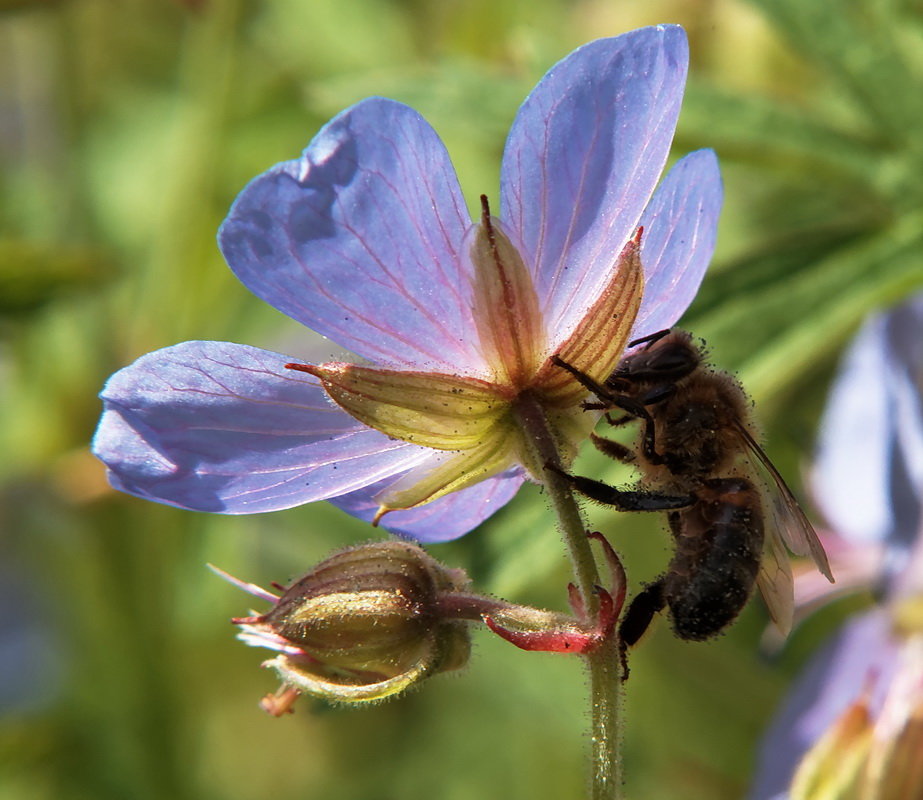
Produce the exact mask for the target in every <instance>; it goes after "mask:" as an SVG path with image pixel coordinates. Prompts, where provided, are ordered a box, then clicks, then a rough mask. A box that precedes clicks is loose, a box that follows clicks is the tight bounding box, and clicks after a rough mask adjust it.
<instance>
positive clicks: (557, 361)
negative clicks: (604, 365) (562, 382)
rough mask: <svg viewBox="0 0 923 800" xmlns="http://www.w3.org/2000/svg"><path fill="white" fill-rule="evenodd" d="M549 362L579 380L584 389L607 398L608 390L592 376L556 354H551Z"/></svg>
mask: <svg viewBox="0 0 923 800" xmlns="http://www.w3.org/2000/svg"><path fill="white" fill-rule="evenodd" d="M551 363H552V364H554V365H555V366H558V367H561V369H565V370H567V371H568V372H569V373H570V374H571V375H573V376H574V377H575V378H576V379H577V380H578V381H579V382H580V385H581V386H583V388H584V389H586V390H587V391H590V392H592V393H593V394H595V395H596V396H597V397H598V398H600V399H601V400H602V399H608V397H609V390H608V389H606V387H605V386H602V385H601V384H599V383H597V382H596V381H595V380H593V378H591V377H590V376H589V375H587V374H586V373H585V372H581V371H580V370H579V369H577V368H576V367H573V366H571V365H570V364H568V363H567V362H566V361H565V360H564V359H563V358H561V357H560V356H557V355H554V356H552V357H551ZM606 407H607V406H606Z"/></svg>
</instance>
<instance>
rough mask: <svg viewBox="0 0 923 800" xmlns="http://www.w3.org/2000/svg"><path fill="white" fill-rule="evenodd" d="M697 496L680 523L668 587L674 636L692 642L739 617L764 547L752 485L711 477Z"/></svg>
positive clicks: (668, 577)
mask: <svg viewBox="0 0 923 800" xmlns="http://www.w3.org/2000/svg"><path fill="white" fill-rule="evenodd" d="M697 495H698V497H699V500H698V502H697V503H696V505H695V506H693V507H692V508H690V509H688V510H686V511H683V512H680V515H679V517H678V519H677V523H678V529H677V541H676V556H675V557H674V559H673V561H672V562H671V564H670V568H669V571H668V573H667V576H666V587H665V588H666V596H667V603H668V605H669V607H670V614H671V616H672V618H673V628H674V630H675V631H676V634H677V635H678V636H679V637H681V638H683V639H694V640H700V639H708V638H710V637H712V636H714V635H716V634H717V633H719V632H720V631H721V630H723V629H724V628H725V627H726V626H727V625H729V624H730V623H731V622H732V621H733V620H734V619H735V618H736V617H737V615H738V614H740V612H741V610H742V609H743V607H744V606H745V605H746V603H747V600H748V599H749V598H750V594H751V592H752V590H753V586H754V583H755V581H756V574H757V571H758V569H759V563H760V555H761V552H762V547H763V522H762V514H761V511H760V504H759V503H760V500H759V494H758V492H757V491H756V489H755V488H754V487H753V485H752V484H751V483H750V482H749V481H746V480H744V479H742V478H716V479H712V480H709V481H706V482H705V483H704V484H703V485H702V487H701V489H700V490H699V491H698V492H697Z"/></svg>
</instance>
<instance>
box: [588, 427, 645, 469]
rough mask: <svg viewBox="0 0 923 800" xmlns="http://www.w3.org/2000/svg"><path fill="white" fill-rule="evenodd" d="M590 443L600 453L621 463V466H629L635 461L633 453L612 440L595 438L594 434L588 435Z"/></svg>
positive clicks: (602, 437) (600, 437) (601, 437)
mask: <svg viewBox="0 0 923 800" xmlns="http://www.w3.org/2000/svg"><path fill="white" fill-rule="evenodd" d="M590 441H591V442H592V443H593V446H594V447H595V448H596V449H597V450H599V452H600V453H603V454H604V455H607V456H609V458H612V459H615V460H616V461H621V462H622V463H623V464H630V463H632V462H633V461H634V460H635V454H634V451H633V450H631V448H628V447H625V445H623V444H622V443H621V442H613V441H612V439H606V438H605V437H604V436H597V435H596V434H595V433H591V434H590Z"/></svg>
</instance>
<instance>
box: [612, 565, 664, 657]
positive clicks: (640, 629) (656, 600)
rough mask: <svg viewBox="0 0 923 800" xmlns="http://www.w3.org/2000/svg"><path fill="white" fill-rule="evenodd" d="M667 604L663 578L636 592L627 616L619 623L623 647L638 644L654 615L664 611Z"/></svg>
mask: <svg viewBox="0 0 923 800" xmlns="http://www.w3.org/2000/svg"><path fill="white" fill-rule="evenodd" d="M666 604H667V598H666V594H665V592H664V580H663V578H661V579H660V580H658V581H655V582H654V583H652V584H649V585H648V586H646V587H645V588H644V589H642V590H641V591H640V592H639V593H638V594H636V595H635V597H634V599H633V600H632V601H631V604H630V605H629V606H628V610H627V611H626V612H625V616H623V617H622V624H621V625H619V638H620V639H621V640H622V647H631V646H633V645H634V644H636V643H637V641H638V639H640V638H641V637H642V636H643V635H644V632H645V631H646V630H647V629H648V627H650V624H651V621H652V620H653V619H654V615H655V614H657V613H658V612H659V611H662V610H663V607H664V606H665V605H666Z"/></svg>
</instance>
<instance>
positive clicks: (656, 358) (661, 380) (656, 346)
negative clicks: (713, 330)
mask: <svg viewBox="0 0 923 800" xmlns="http://www.w3.org/2000/svg"><path fill="white" fill-rule="evenodd" d="M634 345H643V347H640V349H638V350H635V351H634V352H632V353H629V354H628V355H627V356H625V357H624V358H623V359H622V360H621V362H619V365H618V366H617V367H616V368H615V371H614V372H613V373H612V377H611V379H610V380H613V381H616V382H621V381H627V382H628V383H631V384H638V383H643V384H670V383H676V382H677V381H680V380H682V379H683V378H685V377H686V376H687V375H690V374H691V373H692V372H694V371H695V370H696V369H697V368H698V366H699V365H700V364H701V363H702V352H701V350H699V348H698V347H696V345H695V344H693V342H692V336H690V335H689V333H687V332H686V331H683V330H679V329H678V328H673V329H670V330H666V331H661V332H660V333H659V334H654V335H653V336H649V337H645V338H644V339H639V340H637V341H635V342H632V343H631V345H629V347H631V346H634Z"/></svg>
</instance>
